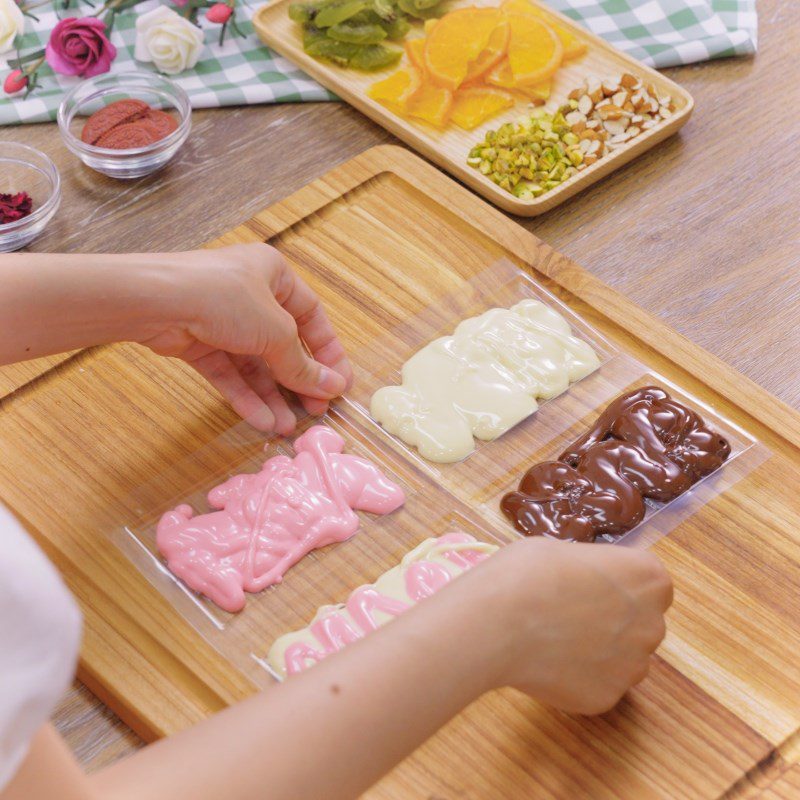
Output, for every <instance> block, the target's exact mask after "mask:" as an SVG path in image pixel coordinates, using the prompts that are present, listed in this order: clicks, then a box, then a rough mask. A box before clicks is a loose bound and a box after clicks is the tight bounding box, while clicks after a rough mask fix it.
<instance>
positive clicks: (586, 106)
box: [578, 94, 594, 117]
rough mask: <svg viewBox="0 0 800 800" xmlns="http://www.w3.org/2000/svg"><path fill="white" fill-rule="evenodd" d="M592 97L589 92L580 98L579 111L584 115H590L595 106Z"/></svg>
mask: <svg viewBox="0 0 800 800" xmlns="http://www.w3.org/2000/svg"><path fill="white" fill-rule="evenodd" d="M593 105H594V104H593V103H592V99H591V98H590V97H589V95H588V94H585V95H583V96H582V97H579V98H578V111H580V112H581V114H583V115H584V116H586V117H588V116H589V113H590V112H591V110H592V107H593Z"/></svg>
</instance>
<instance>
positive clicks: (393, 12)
mask: <svg viewBox="0 0 800 800" xmlns="http://www.w3.org/2000/svg"><path fill="white" fill-rule="evenodd" d="M372 10H373V11H374V12H375V13H376V14H377V15H378V16H379V17H380V18H381V19H385V20H389V21H391V20H393V19H394V18H395V17H396V16H397V9H396V8H395V6H394V3H393V2H392V0H372Z"/></svg>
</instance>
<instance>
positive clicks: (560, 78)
mask: <svg viewBox="0 0 800 800" xmlns="http://www.w3.org/2000/svg"><path fill="white" fill-rule="evenodd" d="M532 1H533V2H534V3H535V4H536V5H540V6H542V8H543V9H544V10H546V11H547V13H548V14H550V15H552V16H553V17H555V18H556V19H557V20H558V23H559V25H562V26H563V27H565V28H567V29H569V30H570V31H572V32H574V33H575V35H576V36H578V37H579V38H580V39H581V40H582V41H584V42H586V43H587V45H588V51H587V53H586V54H585V55H584V56H583V57H582V58H579V59H576V60H574V61H570V62H567V63H566V64H564V65H563V66H562V67H561V68H560V69H559V70H558V72H557V73H556V76H555V78H554V83H553V90H552V93H551V96H550V98H549V100H548V101H547V103H546V105H545V108H546V109H547V110H548V111H553V110H555V109H556V108H558V106H560V105H561V104H562V103H564V102H565V101H566V99H567V95H568V94H569V92H571V91H572V90H573V89H574V88H576V87H577V86H580V85H581V84H582V83H583V82H584V79H585V78H586V77H587V76H589V75H596V76H598V77H600V78H603V77H606V76H614V75H616V76H619V75H621V74H622V73H623V72H630V73H632V74H633V75H636V76H637V77H641V78H643V79H644V81H645V83H653V84H654V85H655V87H656V89H657V90H658V92H659V94H667V95H670V96H671V97H672V99H673V100H674V102H675V104H676V106H677V110H676V111H675V113H674V114H673V116H672V117H670V118H669V119H668V120H666V121H665V122H663V123H662V124H661V125H659V126H657V127H655V128H653V129H652V130H649V131H646V132H644V133H642V134H640V135H639V136H637V137H636V138H635V139H633V140H631V141H630V142H629V143H627V144H625V145H624V146H623V147H620V148H619V149H617V150H615V151H614V152H613V153H611V154H610V155H608V156H606V157H605V158H601V159H599V160H598V161H597V162H596V163H594V164H593V165H592V166H591V167H587V168H586V169H585V170H582V171H581V172H579V173H578V174H577V175H575V176H574V177H573V178H571V179H570V180H568V181H566V182H565V183H563V184H561V185H560V186H557V187H556V188H555V189H552V190H550V191H549V192H546V193H545V194H543V195H542V196H541V197H537V198H535V199H533V200H520V199H518V198H516V197H514V196H513V195H512V194H509V193H508V192H506V191H505V190H503V189H501V188H500V187H499V186H497V184H495V183H494V182H493V181H491V180H490V179H489V178H487V177H486V176H485V175H482V174H481V173H480V172H478V170H476V169H473V168H472V167H470V166H468V165H467V163H466V160H467V154H468V153H469V151H470V150H471V149H472V147H473V146H474V145H475V144H477V143H479V142H481V141H483V139H484V136H485V135H486V131H488V130H492V129H496V128H497V127H498V126H499V125H501V124H502V123H504V122H510V121H514V120H516V119H517V118H518V117H519V116H520V115H521V114H524V113H525V110H526V108H528V105H527V104H526V103H517V104H516V105H515V106H514V107H513V108H511V109H509V110H508V111H505V112H503V113H501V114H498V115H497V116H496V117H493V118H492V119H490V120H488V121H487V122H486V123H484V124H483V125H481V126H479V127H477V128H475V129H474V130H471V131H465V130H462V129H461V128H459V127H457V126H456V125H451V126H449V127H448V128H447V129H446V130H444V131H439V130H437V129H436V128H434V127H432V126H429V125H426V124H425V123H422V122H411V121H410V120H408V119H405V118H404V117H400V116H398V115H396V114H394V113H393V112H391V111H389V109H387V108H386V107H385V106H382V105H381V104H380V103H378V102H376V101H375V100H373V99H372V98H370V97H368V96H367V89H368V88H369V87H370V85H371V84H372V83H374V82H375V81H378V80H381V79H382V78H384V77H386V76H387V75H389V74H391V73H392V72H393V71H394V70H395V69H397V66H394V67H391V68H390V69H388V70H384V71H380V72H369V73H365V72H359V71H358V70H352V69H343V68H342V67H337V66H336V65H335V64H332V63H330V62H326V61H319V60H317V59H315V58H312V57H311V56H308V55H306V53H305V52H304V51H303V45H302V41H301V30H300V26H299V25H298V24H297V23H295V22H293V21H292V20H290V19H289V15H288V8H289V4H290V3H292V2H295V0H274V2H271V3H268V4H267V5H265V6H262V7H261V8H259V9H258V11H257V12H256V13H255V15H254V16H253V25H254V27H255V29H256V32H257V33H258V35H259V36H260V37H261V39H262V41H263V42H264V43H265V44H267V45H269V46H270V47H271V48H273V50H276V51H277V52H279V53H280V54H281V55H282V56H286V58H288V59H289V60H290V61H293V62H294V63H295V64H297V65H298V66H299V67H301V68H302V69H303V71H304V72H307V73H308V74H309V75H311V76H312V77H313V78H314V79H316V80H317V81H318V82H319V83H321V84H322V85H323V86H325V87H326V88H327V89H330V90H331V91H332V92H335V93H336V94H337V95H339V96H340V97H341V98H343V99H344V100H346V101H347V102H348V103H350V104H351V105H353V106H355V107H356V108H357V109H358V110H359V111H361V112H362V113H364V114H366V115H367V116H368V117H369V118H370V119H372V120H374V121H375V122H377V123H378V124H379V125H382V126H383V127H384V128H386V129H387V130H389V131H391V132H392V133H393V134H394V135H395V136H397V137H398V138H399V139H402V140H403V141H404V142H406V144H409V145H411V147H413V148H414V149H415V150H417V151H418V152H420V153H422V155H424V156H425V157H426V158H429V159H430V160H431V161H433V162H434V163H436V164H438V165H439V166H440V167H442V168H443V169H445V170H447V171H448V172H449V173H450V174H451V175H453V176H455V177H456V178H458V179H459V180H460V181H462V182H463V183H466V184H467V185H468V186H470V187H472V188H473V189H474V190H475V191H476V192H478V194H480V195H482V196H483V197H485V198H486V199H487V200H490V201H491V202H492V203H494V204H495V205H496V206H499V207H500V208H503V209H505V210H506V211H510V212H512V213H513V214H517V215H519V216H522V217H535V216H537V215H538V214H542V213H544V212H545V211H549V210H550V209H551V208H554V207H555V206H557V205H558V204H559V203H562V202H563V201H564V200H566V199H567V198H568V197H572V195H574V194H577V193H578V192H580V191H582V190H583V189H585V188H586V187H587V186H591V185H592V184H593V183H596V182H597V181H599V180H600V179H601V178H604V177H605V176H606V175H608V174H610V173H611V172H613V171H614V170H615V169H617V168H618V167H621V166H622V165H623V164H627V163H628V162H629V161H631V160H632V159H634V158H636V156H638V155H641V154H642V153H644V152H645V150H649V149H650V148H651V147H653V146H654V145H656V144H658V143H659V142H661V141H663V140H664V139H666V138H667V137H668V136H670V135H672V134H673V133H675V132H676V131H677V130H679V129H680V128H681V127H682V126H683V125H684V124H685V123H686V122H687V121H688V119H689V116H690V115H691V113H692V109H693V107H694V100H693V99H692V96H691V95H690V94H689V92H687V91H686V90H685V89H683V88H681V87H680V86H679V85H678V84H677V83H675V82H674V81H671V80H669V79H668V78H666V77H664V76H663V75H662V74H661V73H660V72H657V71H656V70H654V69H651V68H650V67H647V66H645V65H644V64H642V63H641V62H640V61H637V60H636V59H635V58H632V57H631V56H629V55H626V54H625V53H623V52H622V51H620V50H617V49H616V48H615V47H613V46H612V45H610V44H609V43H608V42H606V41H605V40H603V39H601V38H600V37H599V36H595V35H594V34H593V33H590V32H589V31H587V30H586V29H585V28H582V27H581V26H580V25H577V24H576V23H575V22H574V21H573V20H571V19H569V18H568V17H565V16H564V15H563V14H560V13H559V12H557V11H554V10H553V9H551V8H549V7H547V6H544V5H543V4H541V3H536V0H532ZM498 2H499V0H474V1H471V0H457V1H456V2H455V3H453V4H451V5H450V4H449V5H448V10H453V9H455V8H460V7H462V6H486V5H497V4H498ZM422 34H423V31H422V24H421V23H419V24H417V25H415V27H414V30H412V32H411V33H410V34H409V37H414V36H419V35H422ZM403 59H404V61H405V60H407V57H406V56H405V55H404V56H403Z"/></svg>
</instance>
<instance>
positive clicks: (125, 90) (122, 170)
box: [58, 71, 192, 178]
mask: <svg viewBox="0 0 800 800" xmlns="http://www.w3.org/2000/svg"><path fill="white" fill-rule="evenodd" d="M131 98H133V99H136V100H142V101H144V102H145V103H147V104H148V105H149V106H151V107H152V108H158V109H162V110H164V111H167V112H172V114H173V115H175V116H176V118H177V120H178V127H177V129H176V130H174V131H173V132H172V133H170V134H169V136H166V137H165V138H163V139H161V140H160V141H158V142H154V143H153V144H150V145H147V146H146V147H132V148H128V149H125V150H115V149H111V148H108V147H97V146H95V145H91V144H86V142H83V141H81V131H82V130H83V126H84V125H85V124H86V120H87V119H88V117H89V115H91V114H94V112H95V111H98V110H99V109H101V108H103V106H106V105H108V104H109V103H113V102H115V101H116V100H127V99H131ZM58 128H59V130H60V131H61V138H62V139H63V140H64V143H65V144H66V145H67V147H68V148H69V149H70V150H71V151H72V152H73V153H75V155H76V156H78V158H80V160H81V161H83V163H84V164H86V165H87V166H89V167H91V168H92V169H94V170H97V171H98V172H102V173H103V175H108V176H110V177H112V178H141V177H142V176H144V175H150V174H151V173H152V172H156V171H157V170H159V169H161V168H162V167H163V166H164V165H165V164H166V163H167V162H168V161H169V160H170V159H171V158H172V157H173V156H174V155H175V153H177V152H178V150H180V148H181V146H182V145H183V143H184V142H185V141H186V138H187V137H188V136H189V132H190V131H191V129H192V107H191V105H190V103H189V97H188V95H187V94H186V92H184V91H183V89H181V87H180V86H178V85H177V84H175V83H173V82H172V81H171V80H169V79H168V78H165V77H164V76H163V75H157V74H156V73H154V72H143V71H142V72H121V73H119V74H116V75H111V74H108V73H106V74H104V75H98V76H97V77H95V78H89V79H87V80H84V81H81V82H80V83H79V84H77V85H76V86H75V88H74V89H73V90H72V91H71V92H69V94H67V96H66V97H65V98H64V100H63V101H62V102H61V105H60V106H59V109H58Z"/></svg>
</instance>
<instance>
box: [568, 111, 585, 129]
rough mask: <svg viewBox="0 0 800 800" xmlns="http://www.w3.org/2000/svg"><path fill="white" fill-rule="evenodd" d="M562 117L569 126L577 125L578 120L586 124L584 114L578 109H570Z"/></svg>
mask: <svg viewBox="0 0 800 800" xmlns="http://www.w3.org/2000/svg"><path fill="white" fill-rule="evenodd" d="M564 119H565V120H566V121H567V125H569V126H570V127H572V126H573V125H577V124H578V123H579V122H582V123H583V124H584V125H586V114H582V113H581V112H580V111H571V112H570V113H569V114H567V115H566V116H565V117H564Z"/></svg>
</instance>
